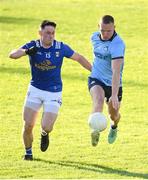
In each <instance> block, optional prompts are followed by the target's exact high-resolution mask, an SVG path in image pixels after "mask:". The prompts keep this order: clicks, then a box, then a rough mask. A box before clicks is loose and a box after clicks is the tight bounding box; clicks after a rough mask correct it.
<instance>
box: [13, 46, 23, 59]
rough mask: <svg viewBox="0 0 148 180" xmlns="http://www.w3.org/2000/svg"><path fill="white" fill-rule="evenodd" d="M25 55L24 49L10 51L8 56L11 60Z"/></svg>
mask: <svg viewBox="0 0 148 180" xmlns="http://www.w3.org/2000/svg"><path fill="white" fill-rule="evenodd" d="M25 55H26V52H25V49H21V48H20V49H15V50H12V51H11V52H10V54H9V58H12V59H18V58H20V57H22V56H25Z"/></svg>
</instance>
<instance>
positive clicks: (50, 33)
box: [40, 26, 55, 46]
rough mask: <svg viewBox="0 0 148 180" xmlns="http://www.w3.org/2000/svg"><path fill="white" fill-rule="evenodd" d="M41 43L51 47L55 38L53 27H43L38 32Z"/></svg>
mask: <svg viewBox="0 0 148 180" xmlns="http://www.w3.org/2000/svg"><path fill="white" fill-rule="evenodd" d="M40 36H41V40H42V43H44V44H45V45H47V46H48V45H51V44H52V42H53V40H54V37H55V28H54V27H53V26H45V27H44V29H42V30H41V31H40Z"/></svg>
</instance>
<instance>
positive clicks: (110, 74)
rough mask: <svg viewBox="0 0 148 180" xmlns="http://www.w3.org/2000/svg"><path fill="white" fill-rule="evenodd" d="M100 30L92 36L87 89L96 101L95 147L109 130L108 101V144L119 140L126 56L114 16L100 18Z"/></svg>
mask: <svg viewBox="0 0 148 180" xmlns="http://www.w3.org/2000/svg"><path fill="white" fill-rule="evenodd" d="M98 28H99V30H98V32H95V33H93V35H92V37H91V42H92V46H93V56H94V58H93V66H92V72H91V74H90V77H89V78H88V87H89V91H90V95H91V97H92V101H93V103H92V104H93V108H92V114H91V115H90V117H89V125H90V126H91V128H92V132H91V142H92V145H93V146H96V145H97V144H98V142H99V137H100V132H101V131H103V130H105V129H106V127H107V122H106V121H107V120H106V117H105V115H104V114H103V107H104V102H105V101H106V104H107V107H108V114H109V117H110V120H111V127H110V131H109V134H108V143H109V144H112V143H114V141H115V140H116V137H117V125H118V123H119V120H120V113H119V109H120V106H121V103H120V102H121V100H122V72H123V67H124V53H125V44H124V42H123V40H122V39H121V38H120V36H119V35H118V34H117V33H116V31H115V24H114V18H113V17H112V16H110V15H104V16H103V17H102V18H101V19H100V22H99V24H98ZM100 124H101V125H100ZM96 127H97V128H96Z"/></svg>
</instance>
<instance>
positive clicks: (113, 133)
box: [108, 101, 121, 144]
mask: <svg viewBox="0 0 148 180" xmlns="http://www.w3.org/2000/svg"><path fill="white" fill-rule="evenodd" d="M119 109H120V106H119V108H118V109H117V110H115V109H114V108H113V106H112V102H111V101H110V102H108V113H109V116H110V119H111V123H112V124H111V128H110V132H109V135H108V142H109V143H110V144H112V143H114V141H115V140H116V137H117V125H118V123H119V120H120V117H121V115H120V113H119Z"/></svg>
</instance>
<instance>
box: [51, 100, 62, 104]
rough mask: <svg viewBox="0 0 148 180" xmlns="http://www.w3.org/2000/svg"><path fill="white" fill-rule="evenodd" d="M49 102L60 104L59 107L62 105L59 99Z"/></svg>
mask: <svg viewBox="0 0 148 180" xmlns="http://www.w3.org/2000/svg"><path fill="white" fill-rule="evenodd" d="M51 101H53V102H57V103H58V104H60V106H61V105H62V101H61V99H53V100H51Z"/></svg>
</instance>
